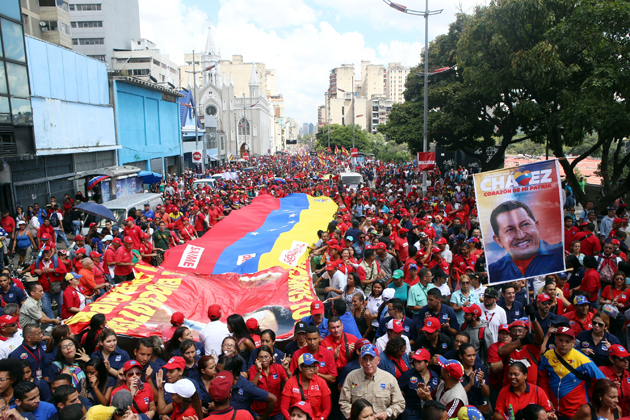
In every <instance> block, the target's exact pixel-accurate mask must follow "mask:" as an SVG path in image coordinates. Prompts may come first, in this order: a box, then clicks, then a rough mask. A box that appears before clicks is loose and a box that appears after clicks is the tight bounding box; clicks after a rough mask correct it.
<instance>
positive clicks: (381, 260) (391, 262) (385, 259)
mask: <svg viewBox="0 0 630 420" xmlns="http://www.w3.org/2000/svg"><path fill="white" fill-rule="evenodd" d="M374 260H375V261H376V263H377V264H378V265H379V266H380V267H381V271H382V272H383V279H384V280H385V281H386V282H387V281H388V280H389V279H391V277H392V273H393V272H394V271H396V270H397V269H398V263H397V262H396V258H394V256H393V255H392V254H390V253H389V252H387V244H386V243H385V242H379V243H378V244H376V258H375V259H374Z"/></svg>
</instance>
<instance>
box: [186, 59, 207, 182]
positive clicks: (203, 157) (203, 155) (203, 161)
mask: <svg viewBox="0 0 630 420" xmlns="http://www.w3.org/2000/svg"><path fill="white" fill-rule="evenodd" d="M192 56H193V71H186V73H192V75H193V102H194V103H195V150H199V104H198V103H197V73H203V71H202V70H199V71H196V69H197V67H196V65H195V50H193V52H192ZM202 148H203V150H202V152H201V173H202V174H205V173H206V155H207V152H206V139H203V146H202Z"/></svg>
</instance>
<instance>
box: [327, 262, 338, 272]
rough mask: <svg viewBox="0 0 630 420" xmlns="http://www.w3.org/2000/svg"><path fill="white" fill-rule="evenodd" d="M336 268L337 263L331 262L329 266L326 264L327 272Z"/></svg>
mask: <svg viewBox="0 0 630 420" xmlns="http://www.w3.org/2000/svg"><path fill="white" fill-rule="evenodd" d="M335 268H337V266H336V265H335V263H332V262H329V263H328V264H326V271H331V270H334V269H335Z"/></svg>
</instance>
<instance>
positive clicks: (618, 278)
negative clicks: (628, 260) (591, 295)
mask: <svg viewBox="0 0 630 420" xmlns="http://www.w3.org/2000/svg"><path fill="white" fill-rule="evenodd" d="M626 289H627V286H626V274H625V273H624V272H623V271H617V272H616V273H615V275H614V276H613V284H612V285H608V286H606V287H604V290H603V291H602V296H601V297H600V298H599V304H600V305H612V306H614V307H615V308H617V309H618V310H619V314H618V316H617V317H616V318H613V317H612V316H611V317H610V333H611V334H613V335H616V336H618V337H621V335H622V327H623V322H624V317H623V313H624V312H625V311H626V309H628V300H630V294H628V290H626ZM606 313H608V312H607V311H606Z"/></svg>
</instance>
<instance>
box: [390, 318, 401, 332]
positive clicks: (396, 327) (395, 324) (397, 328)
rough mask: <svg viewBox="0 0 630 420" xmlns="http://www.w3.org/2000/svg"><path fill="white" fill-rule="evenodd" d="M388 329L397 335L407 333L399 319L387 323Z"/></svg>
mask: <svg viewBox="0 0 630 420" xmlns="http://www.w3.org/2000/svg"><path fill="white" fill-rule="evenodd" d="M387 329H388V330H392V331H394V332H395V333H396V334H400V333H401V332H403V331H405V328H404V327H403V323H402V322H401V321H400V320H399V319H390V320H389V322H388V323H387Z"/></svg>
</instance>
